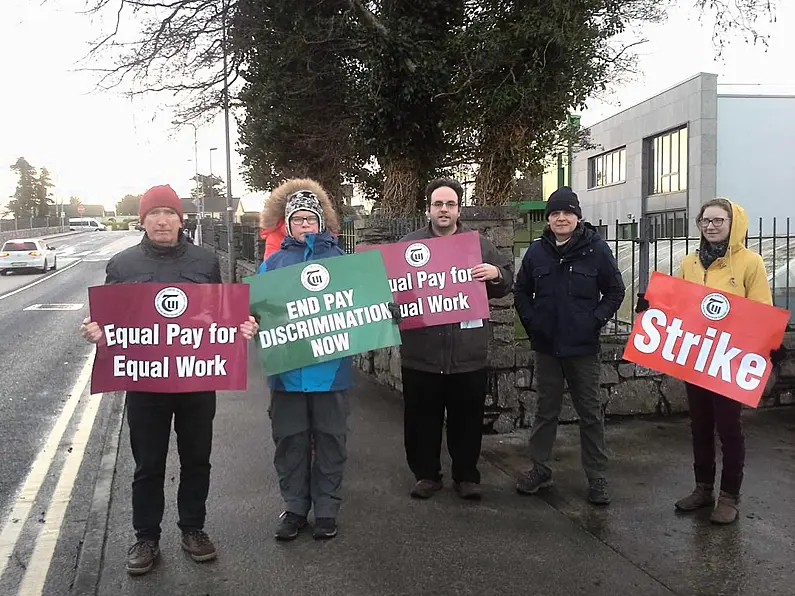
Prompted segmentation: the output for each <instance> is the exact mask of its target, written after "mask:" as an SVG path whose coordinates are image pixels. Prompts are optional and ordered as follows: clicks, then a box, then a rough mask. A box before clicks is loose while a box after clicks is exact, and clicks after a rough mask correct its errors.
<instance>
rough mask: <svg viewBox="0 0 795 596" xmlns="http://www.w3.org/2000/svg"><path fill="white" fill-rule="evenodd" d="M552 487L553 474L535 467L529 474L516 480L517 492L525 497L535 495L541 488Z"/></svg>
mask: <svg viewBox="0 0 795 596" xmlns="http://www.w3.org/2000/svg"><path fill="white" fill-rule="evenodd" d="M549 486H552V474H550V473H549V472H545V471H544V470H542V469H541V468H539V467H538V466H534V467H533V469H532V470H530V471H529V472H525V473H523V474H520V475H519V477H518V478H517V479H516V492H518V493H521V494H523V495H534V494H536V493H537V492H538V490H539V489H541V488H547V487H549Z"/></svg>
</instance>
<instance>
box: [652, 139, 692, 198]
mask: <svg viewBox="0 0 795 596" xmlns="http://www.w3.org/2000/svg"><path fill="white" fill-rule="evenodd" d="M650 145H651V160H650V164H651V194H654V195H656V194H662V193H666V192H679V191H680V190H685V189H686V188H687V127H686V126H685V127H684V128H680V129H678V130H674V131H673V132H667V133H665V134H662V135H660V136H657V137H654V138H653V139H651V141H650Z"/></svg>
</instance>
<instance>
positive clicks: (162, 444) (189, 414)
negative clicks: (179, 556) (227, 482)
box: [127, 391, 215, 540]
mask: <svg viewBox="0 0 795 596" xmlns="http://www.w3.org/2000/svg"><path fill="white" fill-rule="evenodd" d="M214 418H215V392H214V391H204V392H198V393H140V392H137V391H128V392H127V422H128V424H129V426H130V445H131V446H132V454H133V459H135V475H134V476H133V483H132V506H133V528H135V535H136V537H137V538H139V539H144V538H145V539H150V540H159V538H160V522H161V521H162V520H163V508H164V504H165V499H164V495H163V485H164V483H165V478H166V458H167V456H168V441H169V437H170V435H171V421H172V419H173V420H174V430H175V431H176V433H177V449H178V451H179V462H180V474H179V490H178V492H177V507H178V510H179V522H178V526H179V527H180V529H181V530H182V531H183V532H185V531H188V530H201V529H202V528H203V527H204V518H205V515H206V507H205V502H206V501H207V493H208V491H209V489H210V452H211V450H212V442H213V419H214Z"/></svg>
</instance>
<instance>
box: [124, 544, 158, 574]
mask: <svg viewBox="0 0 795 596" xmlns="http://www.w3.org/2000/svg"><path fill="white" fill-rule="evenodd" d="M159 556H160V546H159V545H158V541H157V540H139V541H138V542H136V543H135V544H133V545H132V546H131V547H130V550H129V551H127V573H129V574H130V575H143V574H144V573H149V572H150V571H151V570H152V567H154V566H155V561H157V558H158V557H159Z"/></svg>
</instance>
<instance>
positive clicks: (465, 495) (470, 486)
mask: <svg viewBox="0 0 795 596" xmlns="http://www.w3.org/2000/svg"><path fill="white" fill-rule="evenodd" d="M453 488H454V489H455V492H457V493H458V494H459V495H460V496H461V498H462V499H466V500H467V501H480V500H481V499H482V498H483V490H481V488H480V485H479V484H476V483H475V482H466V481H464V482H456V483H454V484H453Z"/></svg>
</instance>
